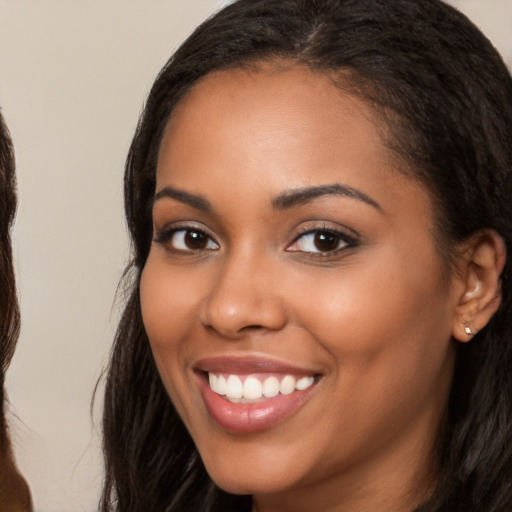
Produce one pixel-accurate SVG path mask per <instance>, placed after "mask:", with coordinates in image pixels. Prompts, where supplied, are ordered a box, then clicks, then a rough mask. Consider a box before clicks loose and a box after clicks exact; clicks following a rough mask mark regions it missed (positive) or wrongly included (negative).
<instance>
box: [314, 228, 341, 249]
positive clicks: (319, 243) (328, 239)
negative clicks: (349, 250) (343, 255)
mask: <svg viewBox="0 0 512 512" xmlns="http://www.w3.org/2000/svg"><path fill="white" fill-rule="evenodd" d="M315 247H316V248H317V249H318V250H319V251H334V250H335V249H337V248H338V237H337V236H336V235H335V234H333V233H329V232H328V231H321V232H320V233H316V235H315Z"/></svg>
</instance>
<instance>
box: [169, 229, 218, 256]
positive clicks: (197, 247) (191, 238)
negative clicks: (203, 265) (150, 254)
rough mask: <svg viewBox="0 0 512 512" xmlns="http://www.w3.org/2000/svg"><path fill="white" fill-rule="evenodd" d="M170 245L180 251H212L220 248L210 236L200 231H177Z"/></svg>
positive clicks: (171, 238)
mask: <svg viewBox="0 0 512 512" xmlns="http://www.w3.org/2000/svg"><path fill="white" fill-rule="evenodd" d="M169 245H170V246H171V247H172V248H173V249H176V250H178V251H204V250H206V251H210V250H216V249H218V248H219V246H218V244H217V243H216V242H215V241H214V240H212V238H211V237H210V236H208V235H207V234H206V233H205V232H204V231H201V230H199V229H177V230H176V231H174V232H173V233H172V235H171V237H170V239H169Z"/></svg>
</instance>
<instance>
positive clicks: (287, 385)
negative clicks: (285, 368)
mask: <svg viewBox="0 0 512 512" xmlns="http://www.w3.org/2000/svg"><path fill="white" fill-rule="evenodd" d="M279 391H280V392H281V394H282V395H289V394H290V393H293V392H294V391H295V379H294V378H293V377H292V376H291V375H287V376H286V377H285V378H284V379H283V380H282V381H281V383H280V384H279Z"/></svg>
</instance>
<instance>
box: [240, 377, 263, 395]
mask: <svg viewBox="0 0 512 512" xmlns="http://www.w3.org/2000/svg"><path fill="white" fill-rule="evenodd" d="M262 393H263V385H262V384H261V382H260V381H259V380H258V379H257V378H256V377H247V379H245V382H244V390H243V395H244V398H249V400H256V399H257V398H261V395H262Z"/></svg>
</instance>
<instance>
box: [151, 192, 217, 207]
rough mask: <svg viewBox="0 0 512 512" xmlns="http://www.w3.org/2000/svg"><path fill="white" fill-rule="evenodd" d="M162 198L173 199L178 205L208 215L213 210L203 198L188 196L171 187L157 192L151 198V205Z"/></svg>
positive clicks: (186, 193) (194, 195) (193, 195)
mask: <svg viewBox="0 0 512 512" xmlns="http://www.w3.org/2000/svg"><path fill="white" fill-rule="evenodd" d="M164 197H167V198H169V199H174V200H176V201H179V202H180V203H185V204H188V205H189V206H192V207H193V208H196V209H197V210H201V211H203V212H206V213H210V212H211V211H212V209H213V208H212V204H211V203H210V201H208V199H206V198H204V197H203V196H199V195H196V194H190V193H189V192H185V191H184V190H177V189H175V188H172V187H164V188H163V189H162V190H159V191H158V192H157V193H156V194H155V197H154V198H153V204H155V203H156V202H157V201H160V200H161V199H163V198H164Z"/></svg>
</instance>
